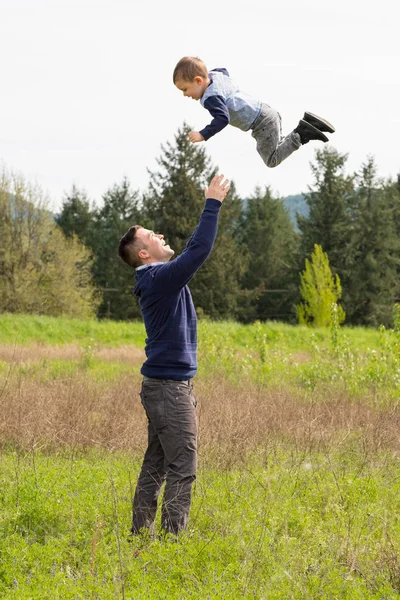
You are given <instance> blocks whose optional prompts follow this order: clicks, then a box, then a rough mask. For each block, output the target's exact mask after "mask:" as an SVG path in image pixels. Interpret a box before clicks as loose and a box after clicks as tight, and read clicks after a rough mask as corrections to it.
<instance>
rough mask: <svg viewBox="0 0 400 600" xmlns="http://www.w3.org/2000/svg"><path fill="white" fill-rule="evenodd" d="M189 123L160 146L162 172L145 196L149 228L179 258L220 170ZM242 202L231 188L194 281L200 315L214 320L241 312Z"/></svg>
mask: <svg viewBox="0 0 400 600" xmlns="http://www.w3.org/2000/svg"><path fill="white" fill-rule="evenodd" d="M190 130H191V129H190V127H189V126H188V125H186V124H184V125H183V127H182V128H181V129H179V130H178V133H177V134H176V136H175V140H174V143H170V142H168V143H167V144H166V145H165V146H162V154H161V157H160V158H159V159H158V161H157V163H158V165H159V170H158V171H156V172H151V173H150V185H149V190H148V192H147V194H145V195H144V200H143V210H144V220H145V223H146V224H147V226H148V227H150V228H151V229H154V230H155V231H157V232H160V233H163V234H164V236H165V238H166V240H167V241H168V243H169V244H170V246H171V248H173V249H174V250H175V253H176V254H177V255H178V254H180V253H181V252H182V250H183V249H184V247H185V245H186V243H187V241H188V239H189V237H190V235H191V234H192V232H193V230H194V229H195V227H196V225H197V223H198V219H199V216H200V213H201V211H202V209H203V206H204V202H205V198H204V188H205V187H206V186H207V185H208V183H209V182H210V180H211V178H212V177H213V175H215V173H216V168H215V167H213V166H212V165H211V161H210V159H209V158H208V157H207V155H206V152H205V149H204V148H203V147H201V146H198V145H195V144H192V143H191V142H190V141H189V139H188V133H189V131H190ZM241 210H242V203H241V200H240V198H239V197H238V196H237V194H236V192H235V186H234V185H232V186H231V190H230V192H229V195H228V197H227V199H226V200H225V201H224V206H223V207H222V210H221V212H220V217H219V228H218V237H217V241H216V243H215V246H214V249H213V252H212V254H211V256H210V257H209V258H208V259H207V261H206V263H205V264H204V265H203V266H202V268H201V269H200V270H199V272H198V273H196V276H195V277H194V279H193V280H192V282H191V283H190V289H191V292H192V296H193V301H194V304H195V306H196V308H197V309H198V311H199V313H201V314H205V315H208V316H210V317H212V318H234V317H235V316H237V314H238V307H239V298H240V294H241V290H240V279H241V277H242V275H243V271H244V268H245V264H246V257H245V256H244V253H243V251H242V249H241V248H240V246H239V244H238V242H237V240H236V231H237V225H238V222H239V218H240V215H241Z"/></svg>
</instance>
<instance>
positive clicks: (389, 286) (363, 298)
mask: <svg viewBox="0 0 400 600" xmlns="http://www.w3.org/2000/svg"><path fill="white" fill-rule="evenodd" d="M376 171H377V169H376V165H375V163H374V160H373V158H369V159H368V160H367V162H366V163H365V164H364V165H362V167H361V170H360V172H359V173H358V174H357V184H358V185H357V190H356V192H355V193H354V200H353V214H354V217H355V218H354V232H353V236H352V252H351V253H350V254H351V255H352V256H353V261H352V269H351V271H352V277H350V278H349V281H348V283H347V294H346V311H347V313H348V314H349V316H350V319H351V322H352V323H354V324H363V325H371V326H379V325H380V324H384V325H390V324H392V308H393V303H394V302H395V301H396V299H397V298H398V296H399V294H400V285H399V270H400V242H399V236H398V230H397V222H396V216H397V217H398V215H399V208H398V205H397V203H396V202H395V201H394V194H393V191H394V186H390V185H388V184H387V183H386V184H385V183H383V182H382V181H378V180H377V178H376ZM391 192H392V193H391ZM396 213H397V214H396Z"/></svg>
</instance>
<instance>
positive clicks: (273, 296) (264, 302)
mask: <svg viewBox="0 0 400 600" xmlns="http://www.w3.org/2000/svg"><path fill="white" fill-rule="evenodd" d="M240 233H241V239H242V243H243V245H244V246H245V247H246V248H247V249H248V253H249V265H248V268H247V270H246V272H245V275H244V277H243V280H242V285H243V286H244V288H245V289H247V290H253V291H254V292H255V293H254V294H253V295H252V296H251V297H250V299H249V302H248V303H247V306H246V311H245V313H244V314H243V320H246V321H254V320H266V319H280V320H288V318H290V317H291V316H294V311H293V305H294V299H295V297H296V295H297V290H296V283H295V280H296V279H297V277H298V275H297V269H296V266H297V261H298V244H299V236H298V235H297V234H296V233H295V231H294V227H293V224H292V222H291V219H290V216H289V214H288V212H287V210H286V209H285V206H284V204H283V202H282V201H281V200H280V199H279V198H274V197H273V195H272V193H271V190H270V188H269V187H267V188H265V190H264V192H263V191H262V190H261V189H260V188H256V189H255V192H254V194H253V196H252V197H251V198H249V200H248V202H247V205H246V209H245V211H244V213H243V217H242V223H241V227H240ZM295 278H296V279H295Z"/></svg>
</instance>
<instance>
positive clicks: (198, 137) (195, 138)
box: [189, 131, 204, 144]
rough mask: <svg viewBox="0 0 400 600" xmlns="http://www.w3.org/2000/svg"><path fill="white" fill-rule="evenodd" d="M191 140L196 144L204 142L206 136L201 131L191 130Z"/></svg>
mask: <svg viewBox="0 0 400 600" xmlns="http://www.w3.org/2000/svg"><path fill="white" fill-rule="evenodd" d="M189 140H190V141H191V142H192V143H193V144H195V143H196V142H204V138H203V136H202V135H201V133H200V132H199V131H191V132H190V133H189Z"/></svg>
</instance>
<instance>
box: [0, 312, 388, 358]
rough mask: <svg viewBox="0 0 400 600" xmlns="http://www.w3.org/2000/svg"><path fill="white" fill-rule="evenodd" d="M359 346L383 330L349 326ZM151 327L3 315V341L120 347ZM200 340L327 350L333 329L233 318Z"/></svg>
mask: <svg viewBox="0 0 400 600" xmlns="http://www.w3.org/2000/svg"><path fill="white" fill-rule="evenodd" d="M343 331H344V332H345V333H346V335H347V337H348V338H349V340H350V343H351V345H352V346H354V347H364V348H365V347H370V348H377V347H378V345H379V334H378V332H377V331H376V330H373V329H366V328H361V327H358V328H343ZM144 339H145V331H144V327H143V323H142V322H141V321H133V322H116V321H107V320H104V321H96V320H92V321H81V320H79V319H70V318H66V317H44V316H36V317H35V316H32V315H18V314H16V315H14V314H2V315H0V344H29V343H33V342H35V343H37V342H39V343H47V344H54V345H63V344H70V343H77V344H79V345H85V344H91V343H96V344H99V345H101V346H109V347H117V346H123V345H126V344H132V345H134V346H137V347H139V348H142V347H143V345H144ZM199 339H200V342H204V343H206V344H209V345H220V344H223V345H224V347H230V348H235V349H238V350H246V348H248V347H254V346H255V345H257V344H258V345H260V344H266V345H267V346H268V347H270V348H279V349H282V350H284V351H296V352H307V351H309V350H310V347H311V346H319V347H320V348H321V349H325V348H327V347H328V346H329V345H330V332H329V330H328V329H312V328H309V327H306V326H302V325H297V326H293V325H287V324H284V323H278V322H267V323H262V324H261V323H258V322H257V323H255V324H251V325H241V324H239V323H235V322H233V321H223V322H222V321H221V322H212V321H207V320H205V321H199Z"/></svg>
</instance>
